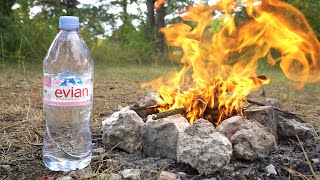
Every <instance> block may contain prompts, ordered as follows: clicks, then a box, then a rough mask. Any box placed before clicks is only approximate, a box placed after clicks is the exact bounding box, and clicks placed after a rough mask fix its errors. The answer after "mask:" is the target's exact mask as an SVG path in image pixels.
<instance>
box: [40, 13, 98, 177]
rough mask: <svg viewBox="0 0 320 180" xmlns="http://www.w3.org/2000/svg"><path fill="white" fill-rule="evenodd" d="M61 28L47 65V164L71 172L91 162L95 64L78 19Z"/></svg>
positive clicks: (64, 18)
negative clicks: (91, 117) (91, 122)
mask: <svg viewBox="0 0 320 180" xmlns="http://www.w3.org/2000/svg"><path fill="white" fill-rule="evenodd" d="M59 27H60V32H59V34H58V35H57V36H56V38H55V39H54V41H53V43H52V44H51V46H50V48H49V51H48V54H47V56H46V58H45V59H44V61H43V71H44V78H43V86H44V98H43V105H44V113H45V118H46V134H45V138H44V141H43V162H44V164H45V166H46V167H48V168H49V169H51V170H54V171H70V170H76V169H82V168H84V167H86V166H87V165H88V164H89V163H90V161H91V156H92V152H91V151H92V139H91V130H90V114H91V110H92V99H93V60H92V59H91V57H90V53H89V49H88V47H87V45H86V43H85V42H84V40H83V39H82V37H81V36H80V34H79V18H78V17H74V16H62V17H60V21H59Z"/></svg>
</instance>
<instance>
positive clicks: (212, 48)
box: [102, 0, 320, 179]
mask: <svg viewBox="0 0 320 180" xmlns="http://www.w3.org/2000/svg"><path fill="white" fill-rule="evenodd" d="M161 2H163V0H161V1H159V2H158V4H156V6H159V3H161ZM242 9H245V12H246V16H247V18H246V20H245V21H239V20H238V19H237V18H238V17H237V13H239V12H240V11H241V10H242ZM183 20H184V23H178V24H173V25H171V26H169V27H166V28H163V29H161V32H163V33H164V34H165V36H166V39H167V42H168V44H169V45H170V46H173V47H174V48H179V49H180V51H174V52H173V53H172V54H171V57H173V59H172V60H176V59H178V61H179V63H180V64H182V68H181V69H180V70H179V71H174V72H170V73H169V74H168V75H167V76H165V77H159V78H158V79H156V80H153V81H151V82H148V83H143V84H142V87H148V86H149V87H152V88H153V89H154V90H155V92H151V93H149V94H148V95H147V96H146V97H145V98H142V99H141V100H139V101H138V102H136V103H135V104H132V105H129V106H127V107H124V108H120V109H119V110H118V111H117V112H114V113H113V114H112V115H111V116H110V117H108V118H106V119H105V120H104V121H103V122H102V126H103V128H102V130H103V135H102V141H103V143H104V145H105V146H106V147H109V148H114V147H117V148H119V149H121V150H124V151H126V152H128V153H130V154H141V153H142V154H144V155H147V156H150V157H161V158H168V159H172V160H176V162H178V163H182V164H185V165H188V166H190V167H192V168H193V169H195V170H196V171H197V172H199V173H201V174H203V175H205V177H215V175H216V174H217V173H220V174H224V173H225V172H227V175H226V174H224V175H223V177H232V178H234V177H235V172H237V173H240V174H242V173H244V172H242V169H241V168H239V167H237V164H238V162H239V163H240V164H241V163H246V162H249V161H255V160H257V159H260V160H262V161H263V162H267V163H269V165H268V164H263V165H261V166H264V167H265V169H264V170H263V171H266V172H264V174H262V176H260V172H261V171H257V170H256V171H255V172H254V173H252V175H250V174H249V175H246V176H248V177H251V176H257V177H254V178H252V179H258V178H261V177H267V176H270V175H271V174H273V175H274V176H276V175H277V174H278V173H279V177H288V175H287V174H288V173H287V174H286V173H282V172H283V171H286V172H289V170H288V169H286V168H285V167H284V165H283V163H282V159H283V158H288V157H287V154H291V153H292V152H291V149H290V148H287V147H286V146H287V144H288V139H291V140H293V141H289V142H292V144H294V140H298V141H299V142H300V139H301V140H307V141H310V142H309V143H310V144H319V143H318V140H316V138H315V137H316V136H317V133H316V130H315V129H314V128H313V127H312V126H310V125H308V124H307V123H305V122H304V121H303V120H302V118H301V117H300V116H299V115H297V114H295V113H293V112H288V111H286V110H284V109H282V107H281V102H280V101H279V100H277V99H274V98H266V99H265V101H264V102H257V101H253V100H250V99H247V96H248V95H249V94H250V93H251V92H252V91H255V90H258V89H259V88H260V86H261V85H264V84H267V83H269V82H270V79H268V78H267V77H265V76H264V75H259V74H257V69H258V64H259V61H267V62H268V63H270V64H271V65H276V64H278V65H279V66H280V68H281V69H282V71H283V73H284V75H285V76H286V77H287V78H288V79H289V80H291V82H292V83H293V84H294V85H295V87H297V88H302V87H303V85H304V84H305V83H307V82H315V81H318V80H320V61H319V59H320V54H319V53H320V45H319V41H318V40H317V38H316V37H315V35H314V33H313V32H312V30H311V28H310V26H309V25H308V23H307V21H306V19H305V17H304V16H303V14H302V13H301V12H299V11H298V10H297V9H295V8H294V7H293V6H291V5H289V4H287V3H285V2H282V1H278V0H261V1H253V0H240V1H238V0H223V1H219V2H217V3H216V4H214V5H212V6H209V5H206V4H199V5H197V6H193V7H190V8H189V9H188V10H187V12H186V13H185V15H184V17H183ZM275 52H276V53H275ZM247 102H248V103H251V104H253V105H256V106H251V107H250V108H247V109H246V108H244V107H245V104H246V103H247ZM281 142H282V144H283V142H285V144H284V146H281ZM292 146H294V145H292ZM278 148H280V151H279V153H281V152H282V153H283V154H285V155H283V156H282V155H281V158H280V159H281V160H279V161H281V162H279V161H278V160H276V161H277V163H278V167H275V166H274V165H273V164H271V163H274V162H273V160H272V158H275V159H279V158H278V155H277V154H276V153H274V154H272V153H273V152H276V151H277V149H278ZM294 149H296V148H294ZM303 152H304V153H305V151H304V150H303ZM301 154H302V153H300V154H299V157H303V155H301ZM314 154H319V153H314ZM269 155H270V156H272V157H271V158H270V159H268V156H269ZM300 155H301V156H300ZM290 156H291V155H290ZM296 157H298V156H295V157H293V160H295V158H296ZM304 157H305V156H304ZM290 158H291V157H290ZM316 158H317V156H316ZM316 158H315V160H314V162H316V163H317V162H318V161H317V159H316ZM319 158H320V157H319ZM243 160H246V161H243ZM283 161H285V162H287V160H283ZM292 162H293V161H292ZM308 162H309V161H308ZM257 163H259V162H257ZM260 163H261V161H260ZM285 165H287V164H285ZM309 165H310V163H309ZM226 166H229V168H230V167H231V168H233V169H231V170H230V169H228V168H226ZM251 166H252V164H250V165H248V166H247V167H251ZM317 166H319V165H315V167H317ZM276 168H277V169H276ZM310 169H312V167H311V166H310ZM312 172H313V171H312ZM228 173H229V174H228ZM280 173H281V174H280ZM289 173H290V172H289ZM257 174H258V175H259V176H258V175H257ZM290 174H291V173H290ZM313 176H314V177H315V178H316V179H317V177H318V176H317V175H316V174H315V173H314V172H313ZM220 177H222V176H220ZM202 178H204V177H202ZM164 179H165V178H164ZM222 179H224V178H222ZM241 179H243V178H241Z"/></svg>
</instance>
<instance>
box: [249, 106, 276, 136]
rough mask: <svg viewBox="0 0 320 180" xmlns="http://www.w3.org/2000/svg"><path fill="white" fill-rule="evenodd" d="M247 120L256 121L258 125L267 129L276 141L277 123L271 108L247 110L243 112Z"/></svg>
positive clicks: (263, 107)
mask: <svg viewBox="0 0 320 180" xmlns="http://www.w3.org/2000/svg"><path fill="white" fill-rule="evenodd" d="M244 114H245V116H246V117H247V119H249V120H252V121H257V122H259V123H260V124H262V125H264V126H265V127H267V128H268V130H269V131H270V132H271V133H272V134H273V135H274V137H275V138H276V141H278V133H277V123H278V116H277V113H276V112H275V110H274V108H273V107H272V106H259V107H254V108H249V109H247V110H245V111H244Z"/></svg>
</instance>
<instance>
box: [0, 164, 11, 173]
mask: <svg viewBox="0 0 320 180" xmlns="http://www.w3.org/2000/svg"><path fill="white" fill-rule="evenodd" d="M1 171H6V172H8V173H10V172H11V171H12V168H11V166H10V165H0V172H1Z"/></svg>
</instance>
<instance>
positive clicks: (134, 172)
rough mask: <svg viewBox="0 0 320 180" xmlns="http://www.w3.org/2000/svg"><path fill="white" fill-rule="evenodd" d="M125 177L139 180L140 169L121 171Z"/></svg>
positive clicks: (129, 179)
mask: <svg viewBox="0 0 320 180" xmlns="http://www.w3.org/2000/svg"><path fill="white" fill-rule="evenodd" d="M120 173H121V175H122V177H123V178H124V179H128V180H139V179H141V170H140V169H125V170H123V171H121V172H120Z"/></svg>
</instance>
